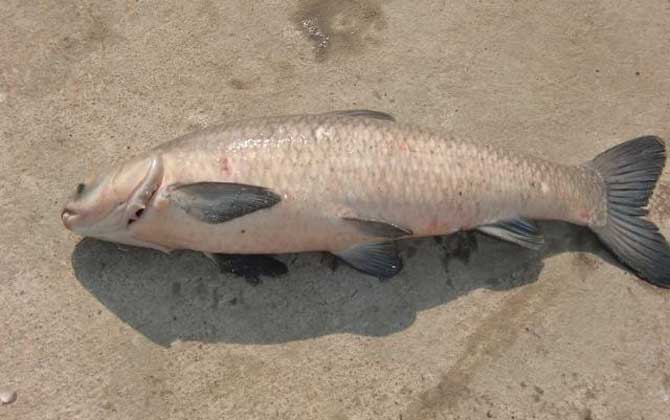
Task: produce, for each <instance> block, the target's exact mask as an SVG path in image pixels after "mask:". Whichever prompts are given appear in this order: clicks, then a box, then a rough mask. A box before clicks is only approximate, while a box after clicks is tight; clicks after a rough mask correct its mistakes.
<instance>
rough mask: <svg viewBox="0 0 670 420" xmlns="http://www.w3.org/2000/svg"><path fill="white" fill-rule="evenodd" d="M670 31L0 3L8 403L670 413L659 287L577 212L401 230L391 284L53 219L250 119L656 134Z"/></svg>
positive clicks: (332, 13) (553, 154)
mask: <svg viewBox="0 0 670 420" xmlns="http://www.w3.org/2000/svg"><path fill="white" fill-rule="evenodd" d="M668 22H670V2H668V1H667V0H644V1H642V0H639V1H624V0H621V1H604V0H601V1H577V0H568V1H566V0H551V1H544V2H535V1H528V0H519V1H514V2H510V1H502V0H500V1H488V2H465V1H435V0H430V1H428V0H427V1H423V2H410V1H401V0H395V1H388V2H383V3H382V2H376V1H372V0H367V1H361V2H354V1H351V0H340V1H336V0H318V1H278V0H274V1H264V2H255V1H254V2H251V1H245V0H225V1H192V2H181V1H177V0H171V1H144V0H141V1H140V0H137V1H135V0H133V1H114V2H109V1H88V2H74V1H58V2H56V1H26V0H4V1H2V2H0V52H1V54H0V209H1V210H2V217H0V233H1V235H0V248H1V249H2V252H0V267H1V270H0V331H1V333H0V390H15V391H17V392H18V398H17V400H16V401H15V402H14V403H12V404H9V405H4V406H0V418H2V419H102V418H104V419H159V418H161V419H167V418H170V419H329V420H345V419H350V420H355V419H394V420H400V419H402V420H410V419H483V418H492V419H581V420H593V419H608V420H617V419H625V420H641V419H646V420H654V419H659V420H660V419H667V418H670V352H669V349H670V291H663V290H660V289H657V288H654V287H652V286H649V285H648V284H646V283H643V282H641V281H639V280H637V279H636V278H635V277H634V276H633V275H631V274H629V273H628V272H626V271H625V270H622V269H621V268H619V267H618V266H617V265H616V264H614V263H613V261H612V259H611V258H610V257H609V256H608V254H607V253H606V252H605V251H603V249H602V248H601V247H600V246H599V244H598V242H597V241H596V240H595V239H594V237H593V236H592V235H591V234H590V233H588V232H586V231H584V230H581V229H577V228H574V227H570V226H566V225H561V224H549V223H545V224H543V229H544V230H545V231H546V235H547V246H546V247H545V248H544V249H543V250H542V251H541V252H539V253H538V252H530V251H523V250H519V249H518V248H516V247H514V246H512V245H508V244H504V243H501V242H498V241H496V240H493V239H489V238H485V237H482V236H478V237H477V240H478V241H477V242H478V247H477V249H476V250H473V253H472V255H471V256H470V258H469V260H468V259H466V258H463V257H462V258H460V259H459V258H456V257H453V256H451V257H450V256H449V255H448V254H449V252H448V251H449V250H450V249H453V248H454V239H453V238H448V239H445V240H443V241H442V243H441V244H437V243H436V242H435V241H433V240H432V239H428V240H424V241H421V242H412V243H407V244H404V245H403V246H404V255H405V258H406V269H405V270H404V271H403V272H402V273H401V274H400V275H399V276H398V277H396V278H394V279H393V280H392V281H390V282H387V283H380V282H378V281H377V280H374V279H371V278H369V277H365V276H363V275H359V274H357V273H355V272H353V271H351V270H350V269H348V268H346V267H340V268H338V269H337V270H336V271H331V270H330V268H329V267H328V263H327V262H325V261H322V258H321V256H320V255H316V254H315V255H312V254H310V255H301V256H298V257H297V258H296V257H294V256H286V258H284V260H285V261H287V262H288V263H289V267H290V273H289V275H287V276H285V277H282V278H279V279H273V280H265V281H263V282H262V284H260V285H258V286H257V287H253V286H251V285H249V284H247V283H245V282H244V281H243V280H241V279H239V278H237V277H233V276H231V275H224V274H220V273H219V272H218V271H217V269H216V268H215V267H214V266H213V265H212V264H211V263H210V262H209V260H207V259H206V258H205V257H203V256H202V255H200V254H197V253H192V252H179V253H176V254H174V255H171V256H166V255H162V254H160V253H158V252H153V251H149V250H141V249H131V248H120V247H117V246H114V245H111V244H107V243H102V242H97V241H94V240H83V241H81V240H80V239H79V238H77V237H75V236H74V235H72V234H70V233H69V232H67V231H66V230H65V229H64V228H63V226H62V225H61V223H60V220H59V210H60V208H61V205H62V203H63V200H64V198H65V197H67V196H68V195H69V194H71V192H72V191H73V190H74V187H75V185H76V183H78V182H79V181H80V180H81V179H82V178H83V176H84V175H85V174H87V173H89V172H90V171H93V170H95V169H96V168H98V167H101V166H103V165H107V164H110V163H114V162H120V161H122V160H125V159H126V158H127V157H128V156H129V155H132V154H133V153H136V152H139V151H140V150H143V149H146V148H148V147H151V146H153V145H156V144H158V143H161V142H163V141H166V140H169V139H171V138H173V137H175V136H177V135H181V134H183V133H186V132H188V131H190V130H193V129H197V128H199V127H205V126H208V125H212V124H215V123H218V122H223V121H227V120H232V119H237V118H242V117H250V116H262V115H268V114H285V113H300V112H318V111H326V110H333V109H347V108H372V109H378V110H382V111H387V112H391V113H393V114H394V115H395V116H396V117H397V118H398V119H401V120H405V121H411V122H413V123H417V124H420V125H424V126H426V127H430V128H433V129H435V130H439V131H441V132H444V133H447V134H452V135H454V136H459V137H463V138H467V139H469V140H472V141H475V142H481V143H491V144H498V145H501V146H504V147H508V148H511V149H515V150H525V151H527V152H530V153H534V154H537V155H542V156H545V157H548V158H550V159H555V160H558V161H563V162H568V163H578V162H581V161H584V160H587V159H590V158H591V157H592V156H594V155H595V154H597V153H598V152H600V151H602V150H604V149H605V148H607V147H610V146H613V145H614V144H616V143H619V142H621V141H623V140H627V139H629V138H631V137H634V136H638V135H641V134H645V133H655V134H659V135H661V136H664V137H666V138H667V137H668V136H670V118H669V117H670V99H669V97H670V96H669V93H670V25H668ZM501 176H504V174H501ZM666 179H667V176H666ZM408 182H420V180H408ZM664 197H668V198H670V193H669V191H668V189H667V188H665V189H662V190H661V193H660V194H657V197H656V203H657V204H656V207H655V210H654V212H655V213H654V217H655V218H656V219H657V220H660V221H661V222H662V223H663V224H664V226H665V227H666V232H667V231H668V230H667V228H668V224H669V223H668V222H670V212H668V204H667V203H666V202H665V201H664V199H663V198H664Z"/></svg>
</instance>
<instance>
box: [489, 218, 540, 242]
mask: <svg viewBox="0 0 670 420" xmlns="http://www.w3.org/2000/svg"><path fill="white" fill-rule="evenodd" d="M477 230H479V231H481V232H483V233H486V234H487V235H491V236H494V237H496V238H498V239H502V240H504V241H509V242H512V243H515V244H517V245H520V246H522V247H525V248H530V249H539V248H540V247H541V246H542V244H543V243H544V238H543V237H542V234H541V233H540V230H539V229H538V227H537V226H536V225H535V223H533V222H531V221H530V220H528V219H524V218H517V219H512V220H505V221H502V222H498V223H494V224H491V225H484V226H479V227H478V228H477Z"/></svg>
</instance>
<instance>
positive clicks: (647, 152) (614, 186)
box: [587, 136, 670, 288]
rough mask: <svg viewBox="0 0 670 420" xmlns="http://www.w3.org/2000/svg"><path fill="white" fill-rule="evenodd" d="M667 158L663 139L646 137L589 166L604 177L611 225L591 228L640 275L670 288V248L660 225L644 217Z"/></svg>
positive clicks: (617, 148) (627, 143) (614, 151)
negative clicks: (659, 227) (660, 229)
mask: <svg viewBox="0 0 670 420" xmlns="http://www.w3.org/2000/svg"><path fill="white" fill-rule="evenodd" d="M666 159H667V154H666V146H665V143H664V142H663V140H662V139H660V138H658V137H655V136H644V137H638V138H636V139H633V140H629V141H627V142H625V143H622V144H620V145H618V146H615V147H613V148H611V149H609V150H606V151H605V152H603V153H601V154H600V155H598V156H596V158H595V159H593V160H592V161H591V162H589V163H588V164H587V165H588V166H590V167H591V168H594V169H595V170H596V171H597V172H598V173H599V174H600V177H601V178H602V179H603V182H604V183H605V187H606V192H607V223H606V224H605V225H604V226H590V227H591V229H592V230H593V231H594V232H595V233H596V235H598V237H599V238H600V240H601V241H602V242H603V243H604V244H605V246H607V248H609V249H610V251H612V253H614V255H615V256H616V258H617V259H618V260H619V261H621V262H622V263H623V264H625V265H626V266H628V267H629V268H631V269H632V270H633V271H634V272H635V273H636V274H637V275H638V276H639V277H641V278H642V279H644V280H646V281H648V282H649V283H652V284H654V285H656V286H659V287H665V288H670V246H669V245H668V241H667V240H666V238H664V237H663V235H662V234H661V232H660V231H659V229H658V227H657V226H656V225H655V224H654V223H652V222H650V221H648V220H646V219H643V217H644V216H646V215H647V212H648V211H647V209H646V206H647V204H648V203H649V198H650V197H651V195H652V194H653V192H654V189H655V187H656V182H657V181H658V179H659V177H660V176H661V174H662V173H663V168H664V167H665V161H666Z"/></svg>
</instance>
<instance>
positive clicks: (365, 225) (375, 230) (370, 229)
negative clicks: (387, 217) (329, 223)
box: [342, 217, 412, 239]
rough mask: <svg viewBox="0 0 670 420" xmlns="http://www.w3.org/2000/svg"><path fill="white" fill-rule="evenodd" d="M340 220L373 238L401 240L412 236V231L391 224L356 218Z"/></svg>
mask: <svg viewBox="0 0 670 420" xmlns="http://www.w3.org/2000/svg"><path fill="white" fill-rule="evenodd" d="M342 220H344V221H347V222H349V223H351V224H352V225H354V226H355V227H356V229H358V230H359V231H361V232H363V233H364V234H366V235H370V236H372V237H375V238H392V239H395V238H401V237H403V236H412V231H411V230H410V229H407V228H403V227H400V226H397V225H394V224H392V223H387V222H380V221H378V220H366V219H359V218H357V217H343V218H342Z"/></svg>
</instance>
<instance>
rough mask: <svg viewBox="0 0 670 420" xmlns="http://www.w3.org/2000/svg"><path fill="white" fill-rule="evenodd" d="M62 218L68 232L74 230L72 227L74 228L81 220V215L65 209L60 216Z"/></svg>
mask: <svg viewBox="0 0 670 420" xmlns="http://www.w3.org/2000/svg"><path fill="white" fill-rule="evenodd" d="M60 218H61V220H62V221H63V225H64V226H65V227H66V228H67V229H68V230H72V226H74V223H75V222H76V221H77V219H79V218H80V215H79V214H77V213H76V212H75V211H73V210H72V209H69V208H67V207H65V208H64V209H63V211H62V212H61V214H60Z"/></svg>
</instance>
